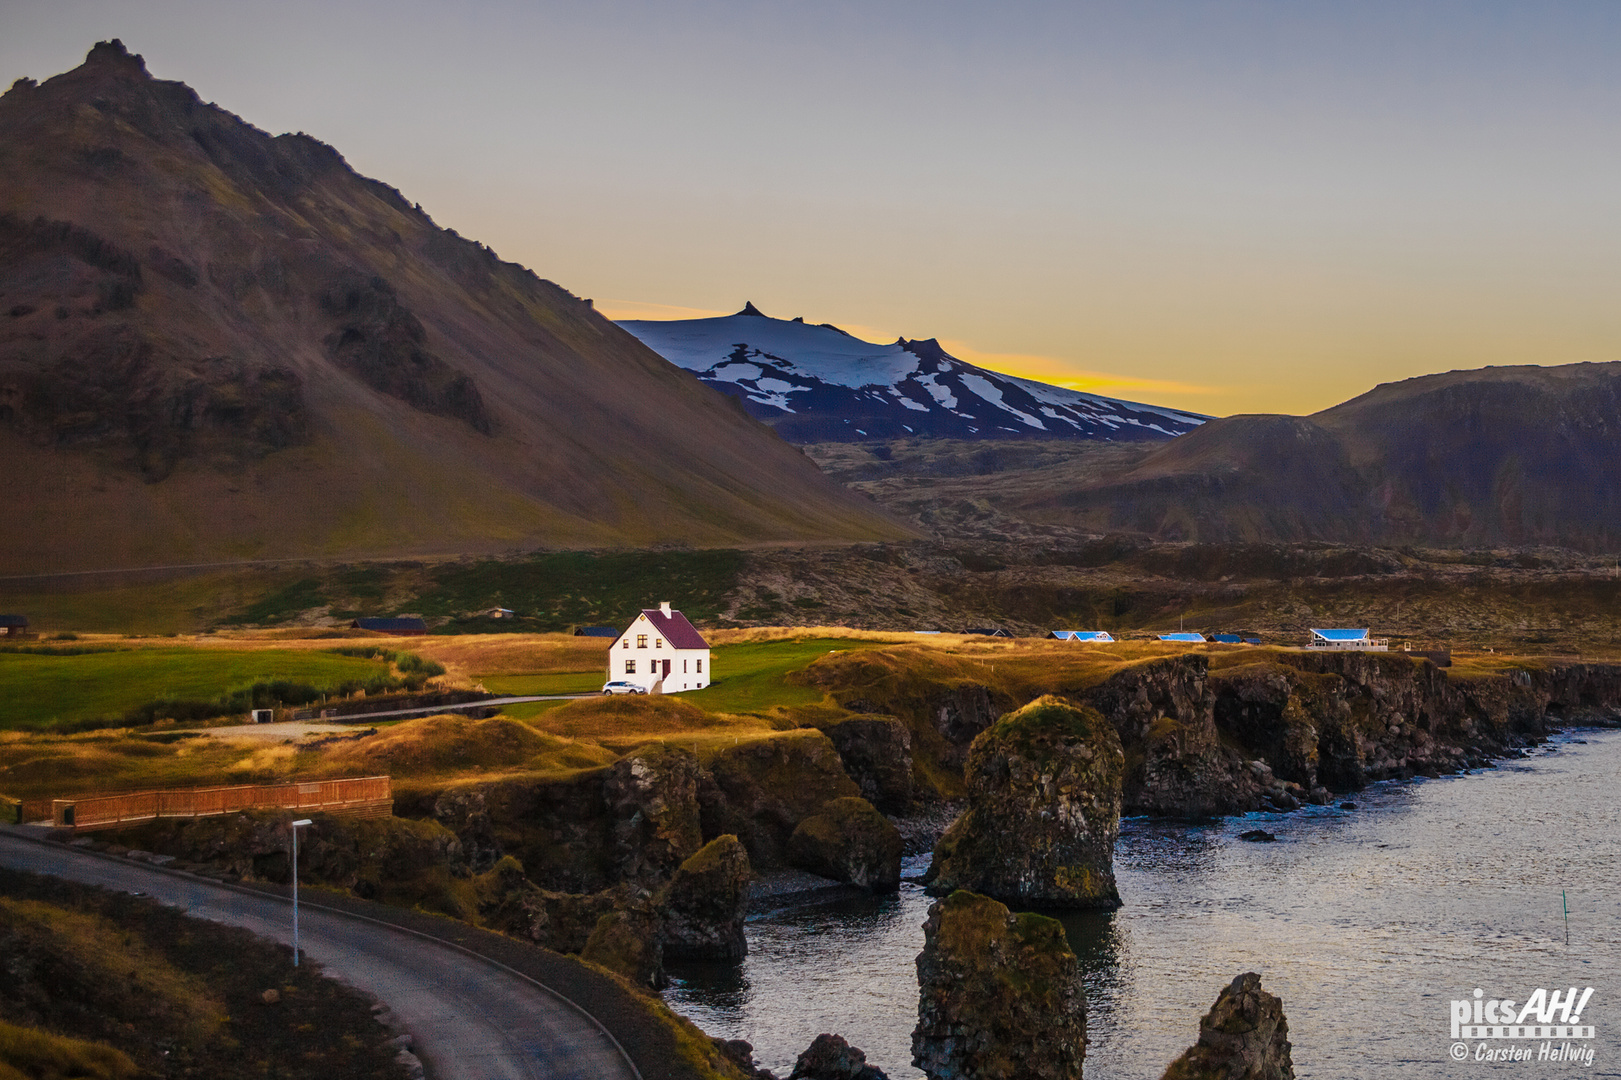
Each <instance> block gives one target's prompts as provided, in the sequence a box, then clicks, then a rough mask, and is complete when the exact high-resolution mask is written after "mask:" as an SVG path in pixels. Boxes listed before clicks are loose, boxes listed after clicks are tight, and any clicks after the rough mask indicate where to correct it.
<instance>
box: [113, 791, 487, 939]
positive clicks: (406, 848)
mask: <svg viewBox="0 0 1621 1080" xmlns="http://www.w3.org/2000/svg"><path fill="white" fill-rule="evenodd" d="M293 817H294V815H293V814H292V813H290V812H285V811H277V810H249V811H244V812H242V813H237V814H223V815H220V816H218V817H205V818H190V819H177V818H166V819H160V820H158V821H154V822H151V823H150V824H147V825H143V826H140V827H138V828H135V829H126V830H123V831H121V832H119V833H116V834H112V836H115V837H116V839H117V841H118V842H119V843H120V844H121V845H127V846H130V847H134V848H138V849H140V850H143V851H151V852H156V853H158V854H162V855H170V856H173V857H174V858H175V859H176V860H177V861H179V862H181V863H186V864H203V865H206V866H208V867H211V868H213V869H214V870H216V871H218V872H221V873H224V874H228V875H231V876H235V877H241V878H243V879H247V880H260V881H274V882H278V883H285V882H288V881H291V880H292V843H291V834H290V832H289V830H288V827H287V823H288V822H289V821H291V820H292V819H293ZM311 820H312V824H310V825H309V826H308V827H306V828H304V829H303V830H301V831H300V833H299V841H298V875H299V880H301V881H303V882H305V883H306V884H311V883H318V884H321V885H328V886H331V887H333V888H336V889H344V890H347V891H349V892H353V893H354V894H355V895H356V896H360V897H363V898H365V899H368V900H381V901H383V902H385V903H394V904H401V905H403V906H405V907H416V906H422V907H426V908H429V909H431V910H434V911H440V912H443V913H445V914H448V915H456V916H463V915H466V914H469V912H468V910H467V906H466V904H465V902H464V901H463V900H462V899H461V897H460V895H459V891H458V889H457V888H456V886H455V884H454V882H455V881H456V879H458V878H465V877H466V876H467V875H468V872H469V868H468V865H467V861H466V858H465V857H464V855H463V852H462V846H461V841H459V840H458V839H457V838H456V836H455V834H454V833H452V832H451V831H450V830H448V829H446V828H444V827H443V826H441V825H438V824H436V823H434V822H431V821H408V820H406V819H404V818H376V819H359V818H345V817H333V816H330V815H327V814H312V815H311Z"/></svg>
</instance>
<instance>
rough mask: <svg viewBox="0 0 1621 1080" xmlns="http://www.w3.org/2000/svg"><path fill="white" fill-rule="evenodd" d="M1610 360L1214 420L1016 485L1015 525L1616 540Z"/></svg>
mask: <svg viewBox="0 0 1621 1080" xmlns="http://www.w3.org/2000/svg"><path fill="white" fill-rule="evenodd" d="M1618 460H1621V363H1607V364H1571V365H1567V366H1562V367H1533V366H1523V367H1500V368H1484V369H1481V370H1477V371H1453V372H1447V373H1445V374H1440V375H1426V376H1423V377H1421V378H1416V379H1408V380H1406V381H1404V382H1399V383H1388V384H1385V385H1382V386H1379V387H1377V388H1375V389H1374V390H1372V391H1369V392H1368V393H1366V394H1363V395H1362V396H1361V397H1358V398H1355V399H1353V400H1351V401H1348V402H1345V403H1344V404H1342V405H1337V406H1335V407H1334V408H1331V409H1327V410H1325V411H1323V412H1320V413H1316V414H1314V415H1312V416H1305V417H1297V416H1271V415H1254V416H1229V417H1226V418H1224V419H1221V420H1215V421H1212V422H1210V423H1208V424H1205V425H1203V426H1201V427H1199V428H1198V429H1197V430H1195V431H1193V432H1191V433H1190V434H1188V435H1187V436H1186V437H1184V438H1180V439H1177V440H1175V441H1174V442H1172V443H1170V444H1168V445H1165V446H1162V447H1158V448H1155V449H1153V450H1152V451H1151V452H1149V453H1147V454H1146V456H1143V457H1141V458H1140V459H1139V460H1137V461H1135V462H1128V463H1126V464H1125V465H1124V466H1123V467H1120V468H1116V469H1105V470H1103V471H1101V472H1100V473H1099V474H1097V475H1093V476H1091V477H1086V478H1080V477H1077V478H1076V482H1073V483H1069V484H1050V483H1049V484H1047V485H1044V486H1043V487H1037V486H1031V487H1029V488H1027V490H1026V491H1025V492H1024V493H1023V494H1022V495H1021V496H1019V497H1018V498H1016V499H1013V500H1010V501H1007V502H1006V503H1004V505H1003V506H1002V509H1004V510H1005V511H1007V512H1009V513H1012V514H1015V515H1017V516H1020V517H1023V518H1025V519H1027V520H1031V521H1039V522H1047V523H1063V524H1066V525H1069V526H1072V527H1077V528H1082V529H1088V530H1095V531H1100V532H1101V531H1130V532H1137V533H1143V534H1147V535H1150V536H1154V537H1157V538H1162V539H1168V540H1193V541H1199V542H1204V543H1222V542H1232V541H1272V542H1276V541H1301V540H1318V541H1329V542H1335V543H1372V544H1406V543H1417V544H1430V545H1437V546H1448V547H1476V546H1492V545H1514V546H1532V545H1557V546H1563V547H1570V548H1575V549H1578V550H1586V551H1613V550H1615V548H1616V547H1617V545H1618V544H1621V470H1617V469H1616V467H1615V462H1616V461H1618Z"/></svg>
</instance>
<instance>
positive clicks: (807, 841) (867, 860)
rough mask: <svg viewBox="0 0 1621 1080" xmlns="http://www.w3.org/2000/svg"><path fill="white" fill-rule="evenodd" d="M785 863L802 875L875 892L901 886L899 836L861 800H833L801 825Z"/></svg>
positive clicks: (793, 838) (888, 823) (892, 826)
mask: <svg viewBox="0 0 1621 1080" xmlns="http://www.w3.org/2000/svg"><path fill="white" fill-rule="evenodd" d="M788 858H789V861H791V862H792V863H793V864H794V865H795V866H797V867H799V868H800V869H802V870H809V871H810V872H811V873H813V874H821V875H822V876H823V877H828V878H832V879H833V880H834V881H843V882H847V883H849V884H851V885H855V886H857V887H859V888H863V889H866V890H868V891H869V892H875V893H889V892H894V891H895V890H896V889H899V888H900V885H901V834H900V832H899V830H897V829H896V828H895V826H894V825H892V824H890V821H889V819H888V818H886V817H884V815H882V814H880V813H879V812H878V811H877V810H876V809H874V808H873V805H872V803H870V802H868V801H867V800H866V799H863V798H860V797H851V798H843V799H833V800H831V801H829V802H828V803H826V804H825V805H824V806H823V807H822V808H821V810H819V811H817V812H816V813H814V814H812V815H811V816H810V817H808V818H806V819H805V820H804V821H801V822H800V823H799V827H798V828H796V829H795V830H794V834H793V835H792V836H790V837H789V838H788Z"/></svg>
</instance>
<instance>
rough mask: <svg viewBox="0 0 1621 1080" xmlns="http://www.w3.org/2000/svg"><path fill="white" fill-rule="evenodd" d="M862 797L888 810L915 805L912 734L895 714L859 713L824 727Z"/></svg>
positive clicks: (895, 811)
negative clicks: (864, 714) (841, 721)
mask: <svg viewBox="0 0 1621 1080" xmlns="http://www.w3.org/2000/svg"><path fill="white" fill-rule="evenodd" d="M823 730H825V731H826V732H827V737H828V738H830V739H832V740H833V746H834V748H835V749H837V750H838V752H839V757H840V758H841V759H842V760H843V761H844V771H845V772H846V773H848V774H849V775H850V779H852V780H854V781H855V782H856V786H857V787H859V788H860V789H861V796H862V798H864V799H866V800H867V801H868V802H870V803H872V804H873V805H874V806H876V807H877V808H878V809H879V810H881V811H883V812H884V813H886V814H904V813H906V812H907V810H909V809H910V808H911V806H912V735H911V732H909V731H907V730H906V725H905V724H903V723H901V722H900V721H899V720H897V719H895V718H894V717H892V716H858V717H856V718H855V719H854V720H846V721H844V722H843V723H840V724H833V725H831V726H829V727H827V728H824V729H823Z"/></svg>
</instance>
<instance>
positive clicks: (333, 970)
mask: <svg viewBox="0 0 1621 1080" xmlns="http://www.w3.org/2000/svg"><path fill="white" fill-rule="evenodd" d="M0 864H3V865H5V866H9V867H12V868H14V869H18V870H32V871H34V872H36V873H42V874H53V875H55V876H57V877H64V878H70V879H72V880H74V881H80V882H84V883H86V884H90V885H100V886H103V887H105V888H109V889H119V890H123V891H127V892H135V891H138V892H142V893H145V894H146V895H148V896H151V897H152V898H154V899H156V900H160V901H162V902H163V903H166V904H172V905H174V906H176V907H179V908H181V909H182V910H184V911H186V912H188V913H189V914H191V915H195V916H197V917H198V918H203V919H209V920H212V921H214V922H221V923H227V924H229V925H231V926H241V927H246V928H247V929H249V930H252V931H253V932H254V933H256V934H259V935H261V936H263V937H267V938H270V939H272V940H274V941H280V942H283V943H286V944H291V942H292V937H293V931H292V909H291V904H290V903H289V902H288V901H287V900H284V899H282V898H280V897H276V896H266V895H263V894H259V893H255V892H247V891H240V892H239V891H236V890H233V889H229V888H225V887H222V886H219V885H216V884H214V883H213V882H210V881H206V880H204V879H202V878H194V877H191V876H189V875H182V874H173V873H168V872H165V871H162V870H157V869H154V868H152V867H149V866H142V865H140V864H138V863H126V862H124V861H122V860H117V859H108V858H105V857H101V856H96V855H92V854H89V853H86V852H81V851H76V850H73V849H71V848H68V847H65V846H62V845H58V844H51V843H43V844H42V843H40V842H38V841H35V840H28V839H23V838H21V837H17V836H11V835H6V834H5V832H4V831H0ZM299 941H300V943H301V944H302V945H303V947H304V951H305V953H306V955H308V956H309V957H311V958H312V959H314V960H317V961H319V962H320V963H321V965H322V967H323V968H324V969H325V970H326V972H327V973H328V974H330V975H334V976H336V977H338V978H340V979H342V980H343V981H344V982H346V983H348V984H349V985H351V986H354V987H357V988H359V989H361V990H364V991H366V992H367V993H370V994H373V995H375V996H376V997H377V998H378V999H380V1000H382V1001H384V1002H387V1004H388V1006H389V1007H390V1008H391V1009H393V1010H394V1014H395V1016H396V1017H398V1018H399V1022H400V1023H401V1024H402V1025H403V1026H404V1028H405V1030H407V1031H409V1032H410V1033H411V1037H412V1041H413V1049H414V1052H415V1053H416V1055H417V1056H418V1057H420V1058H421V1059H422V1061H423V1064H424V1065H425V1066H426V1067H427V1071H428V1074H429V1075H430V1076H432V1077H434V1078H435V1080H519V1078H523V1080H531V1078H535V1080H539V1078H545V1080H551V1078H559V1080H561V1078H568V1080H574V1078H579V1080H635V1078H636V1072H635V1069H634V1068H633V1067H632V1066H631V1064H630V1063H629V1061H627V1060H626V1058H625V1057H624V1055H623V1054H622V1053H621V1052H620V1050H619V1048H618V1047H617V1046H616V1045H615V1043H614V1042H613V1040H612V1039H610V1038H609V1037H608V1036H607V1035H606V1034H605V1033H604V1032H603V1031H602V1029H600V1028H599V1027H597V1025H596V1024H595V1023H594V1022H592V1021H591V1020H590V1019H589V1018H588V1017H587V1016H585V1015H584V1014H582V1013H581V1012H580V1011H578V1010H577V1009H575V1008H574V1007H573V1006H572V1005H569V1004H567V1003H566V1002H564V1001H563V1000H561V999H560V998H558V997H556V996H554V995H553V994H551V993H549V992H548V991H546V990H544V989H542V988H541V987H540V986H539V984H537V983H534V982H531V981H530V980H528V979H525V978H524V977H523V976H521V975H518V974H517V973H516V972H513V971H510V970H508V969H506V968H503V967H501V966H500V965H498V964H495V963H493V962H491V961H488V960H485V959H483V958H482V957H478V956H474V955H472V954H469V953H466V952H463V951H462V950H460V949H457V948H455V947H453V946H450V945H447V944H444V943H442V942H437V941H433V940H431V939H427V938H422V937H418V936H416V935H414V934H411V933H408V932H406V931H404V930H400V929H398V928H396V927H392V926H385V925H383V924H381V923H373V922H369V921H366V920H364V919H359V918H356V917H354V916H350V915H345V914H342V913H339V912H335V911H331V910H320V909H318V908H315V907H312V906H311V905H309V904H308V903H305V904H301V905H300V909H299Z"/></svg>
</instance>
